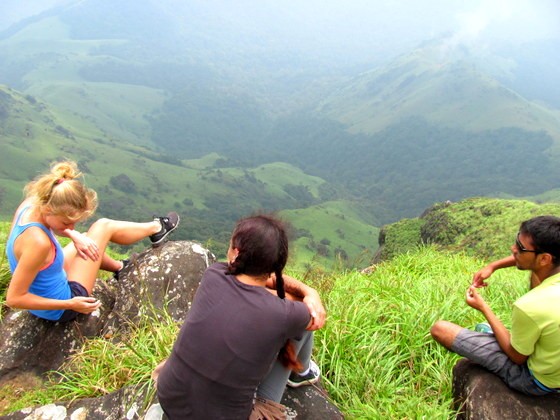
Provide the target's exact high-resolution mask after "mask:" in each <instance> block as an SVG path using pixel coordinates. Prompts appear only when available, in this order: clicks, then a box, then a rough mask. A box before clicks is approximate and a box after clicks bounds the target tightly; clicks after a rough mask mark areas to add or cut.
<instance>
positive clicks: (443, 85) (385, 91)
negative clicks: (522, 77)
mask: <svg viewBox="0 0 560 420" xmlns="http://www.w3.org/2000/svg"><path fill="white" fill-rule="evenodd" d="M439 48H440V47H439V46H435V47H434V46H432V47H425V48H423V49H418V50H415V51H413V52H411V53H410V54H408V55H405V56H402V57H399V58H398V59H397V60H395V61H394V62H393V63H391V64H390V65H388V66H386V67H383V68H379V69H376V70H374V71H371V72H367V73H364V74H362V75H360V76H359V77H357V78H356V80H355V81H354V82H353V83H352V84H350V85H349V86H348V87H346V88H344V89H342V90H340V91H337V92H336V93H335V94H333V95H332V97H331V98H330V99H329V100H327V101H325V102H324V103H323V110H324V111H325V112H326V113H327V115H329V116H330V117H332V118H334V119H336V120H338V121H341V122H343V123H345V124H347V125H349V126H350V127H351V130H352V131H354V132H365V133H375V132H378V131H380V130H382V129H383V128H385V127H387V126H389V125H391V124H395V123H398V121H399V120H400V119H402V118H406V117H407V116H414V115H422V116H424V117H425V118H426V119H427V120H429V121H432V122H436V123H440V124H444V125H446V126H449V125H452V126H459V127H461V128H463V129H465V130H473V131H481V130H491V129H497V128H502V127H519V128H522V129H526V130H529V131H531V130H535V129H536V127H538V129H539V130H541V129H542V130H545V131H547V132H548V133H549V134H550V135H551V136H552V138H554V139H555V140H556V143H560V123H559V121H560V119H559V111H558V110H552V109H550V108H547V107H545V106H543V105H541V104H538V103H534V102H530V101H527V100H526V99H524V98H523V97H521V96H519V95H518V94H516V93H514V92H512V91H511V90H509V89H506V88H504V87H503V86H501V85H500V84H499V83H498V82H496V81H495V80H493V79H491V78H489V77H487V76H485V75H484V74H482V73H481V72H479V71H478V70H476V69H475V68H474V66H473V65H472V64H470V63H469V62H468V61H461V60H454V59H449V60H448V59H446V57H445V55H444V54H443V52H441V51H439V52H438V49H439ZM556 149H557V146H555V147H553V150H554V151H556Z"/></svg>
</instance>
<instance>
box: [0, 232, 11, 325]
mask: <svg viewBox="0 0 560 420" xmlns="http://www.w3.org/2000/svg"><path fill="white" fill-rule="evenodd" d="M9 231H10V223H9V222H0V304H3V303H4V301H5V300H6V289H7V288H8V284H9V283H10V279H11V278H12V275H11V273H10V267H9V265H8V258H7V256H6V241H7V240H8V234H9ZM0 314H1V312H0ZM0 318H1V315H0Z"/></svg>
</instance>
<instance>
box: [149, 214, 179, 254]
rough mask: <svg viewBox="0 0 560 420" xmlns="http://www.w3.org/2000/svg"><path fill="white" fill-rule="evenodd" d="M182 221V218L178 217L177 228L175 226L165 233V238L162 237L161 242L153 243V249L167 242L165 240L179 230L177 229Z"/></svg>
mask: <svg viewBox="0 0 560 420" xmlns="http://www.w3.org/2000/svg"><path fill="white" fill-rule="evenodd" d="M180 221H181V217H180V216H179V215H177V223H175V226H173V227H172V228H171V229H169V230H168V231H167V232H166V233H165V235H163V236H162V237H161V239H160V240H158V241H157V242H152V246H153V247H156V246H158V245H161V243H162V242H163V241H164V240H165V238H167V237H168V236H169V234H170V233H171V232H173V231H174V230H175V229H177V227H178V226H179V222H180Z"/></svg>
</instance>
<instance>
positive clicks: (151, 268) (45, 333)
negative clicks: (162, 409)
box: [0, 241, 342, 420]
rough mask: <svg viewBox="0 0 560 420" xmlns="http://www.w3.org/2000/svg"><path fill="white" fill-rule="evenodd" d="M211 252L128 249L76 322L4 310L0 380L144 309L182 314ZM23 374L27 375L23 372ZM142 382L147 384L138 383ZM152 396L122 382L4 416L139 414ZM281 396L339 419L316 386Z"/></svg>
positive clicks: (302, 414)
mask: <svg viewBox="0 0 560 420" xmlns="http://www.w3.org/2000/svg"><path fill="white" fill-rule="evenodd" d="M214 260H215V258H214V256H213V255H212V254H211V253H210V252H209V251H208V250H206V249H204V248H203V247H201V246H200V245H199V244H197V243H194V242H188V241H174V242H167V243H165V244H164V245H163V246H161V247H159V248H154V249H148V250H146V251H144V252H142V253H140V254H135V255H134V256H133V257H132V258H131V261H130V263H129V265H127V267H125V269H124V270H123V271H122V272H121V274H120V276H119V280H118V281H116V280H114V279H111V280H108V281H102V280H100V281H98V282H97V284H96V286H95V289H94V295H95V297H97V298H98V299H100V300H101V302H102V306H101V309H100V310H99V311H96V312H95V313H93V314H91V315H89V316H85V315H80V316H79V317H78V318H77V319H76V321H74V322H71V323H67V324H59V323H53V322H49V321H45V320H41V319H38V318H35V317H33V316H31V315H30V314H29V313H27V312H26V311H18V310H9V311H7V313H6V314H5V315H4V317H3V319H2V324H1V326H0V329H1V332H0V334H1V336H2V338H3V340H2V342H0V386H2V385H3V384H9V383H11V382H14V381H16V382H17V381H18V379H19V378H24V377H28V376H29V375H32V376H33V375H35V376H36V377H39V378H40V377H41V376H42V375H44V374H45V373H46V372H48V371H51V370H57V369H59V368H60V367H61V366H62V364H63V363H64V361H65V360H66V359H67V358H68V356H69V355H71V354H72V353H73V352H74V351H75V350H76V349H77V348H78V347H79V346H81V344H82V343H83V340H84V339H87V338H88V337H97V336H99V337H104V338H105V339H107V340H113V339H114V340H117V339H119V338H118V337H120V336H122V334H120V333H122V332H123V331H126V330H127V328H129V327H130V325H131V324H134V323H135V322H137V321H138V320H139V319H140V318H141V317H143V316H144V315H146V314H151V315H152V316H153V315H155V316H157V314H158V312H159V313H161V310H162V309H165V311H166V313H167V314H169V316H171V317H172V319H173V320H175V321H178V322H180V321H182V320H183V319H184V317H185V315H186V313H187V312H188V309H189V308H190V306H191V302H192V299H193V297H194V294H195V292H196V289H197V287H198V285H199V283H200V279H201V277H202V274H203V272H204V270H205V269H206V268H207V267H208V266H209V265H210V264H212V263H213V262H214ZM25 381H29V379H28V378H26V379H25ZM145 385H148V386H145ZM154 403H157V401H156V399H155V397H154V392H153V385H152V384H151V383H150V384H143V385H142V386H138V387H125V388H122V389H120V390H118V391H116V392H113V393H110V394H107V395H104V396H102V397H99V398H88V399H82V400H77V401H73V402H69V403H57V402H53V404H49V405H47V406H43V407H35V408H29V409H26V410H21V411H18V412H14V413H11V414H9V415H7V416H4V417H3V418H6V419H61V420H62V419H87V420H96V419H99V420H101V419H103V420H106V419H115V420H117V419H118V420H120V419H141V418H144V415H145V413H146V412H147V411H148V410H149V408H150V407H151V406H153V405H154ZM283 403H284V404H285V405H287V406H288V408H289V410H290V413H291V415H292V417H294V418H298V419H310V420H312V419H340V418H342V415H341V413H340V411H339V410H338V409H337V408H336V407H335V406H334V405H332V404H331V403H330V402H329V401H328V398H327V397H326V396H325V393H324V390H322V389H321V388H320V387H317V388H315V387H302V388H299V389H295V390H292V389H288V391H287V392H286V393H285V396H284V401H283Z"/></svg>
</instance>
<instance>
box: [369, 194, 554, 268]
mask: <svg viewBox="0 0 560 420" xmlns="http://www.w3.org/2000/svg"><path fill="white" fill-rule="evenodd" d="M546 214H552V215H560V203H546V204H537V203H535V202H531V201H526V200H503V199H489V198H470V199H466V200H462V201H459V202H456V203H451V202H446V203H439V204H436V205H434V206H433V207H431V208H430V209H428V210H427V211H426V212H425V213H424V214H423V215H422V216H421V217H418V218H414V219H404V220H401V221H399V222H396V223H394V224H390V225H387V226H384V227H383V228H382V233H381V235H380V237H381V241H380V242H381V244H380V245H381V248H380V249H379V252H378V255H377V260H385V259H390V258H392V257H394V256H396V255H400V254H402V253H405V252H408V251H411V250H414V249H416V248H417V247H419V246H422V245H434V246H436V247H437V248H438V249H440V250H442V251H450V252H463V253H466V254H468V255H471V256H473V257H477V258H481V259H485V260H491V259H500V258H503V257H505V256H507V255H509V254H510V253H511V250H510V247H511V245H513V243H514V240H515V235H516V234H517V231H518V229H519V225H520V224H521V222H523V221H524V220H527V219H530V218H531V217H535V216H539V215H546Z"/></svg>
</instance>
